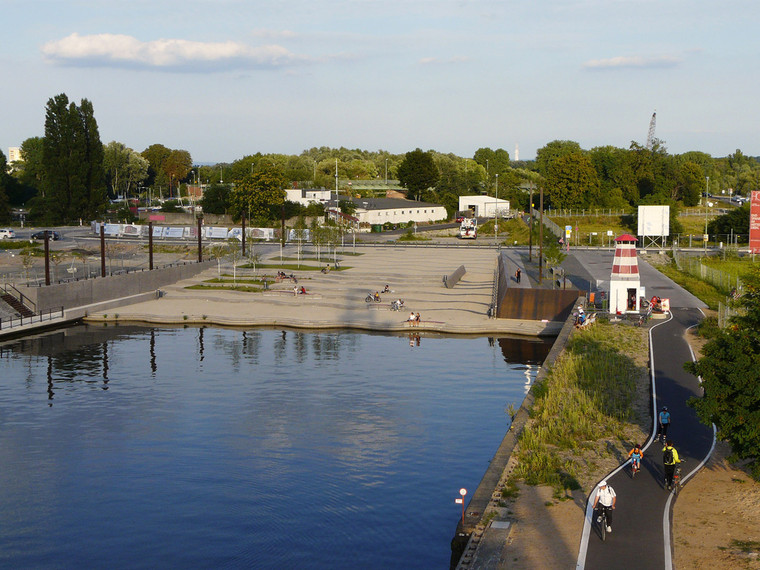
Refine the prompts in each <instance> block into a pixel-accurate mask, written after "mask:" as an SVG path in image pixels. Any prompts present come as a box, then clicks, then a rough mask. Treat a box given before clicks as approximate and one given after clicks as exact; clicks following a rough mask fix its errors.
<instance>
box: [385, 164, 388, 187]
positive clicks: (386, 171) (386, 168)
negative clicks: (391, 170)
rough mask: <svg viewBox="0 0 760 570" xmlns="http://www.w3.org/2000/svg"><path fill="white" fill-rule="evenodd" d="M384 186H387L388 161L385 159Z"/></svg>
mask: <svg viewBox="0 0 760 570" xmlns="http://www.w3.org/2000/svg"><path fill="white" fill-rule="evenodd" d="M385 185H386V186H388V159H387V158H386V159H385Z"/></svg>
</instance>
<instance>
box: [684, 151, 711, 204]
mask: <svg viewBox="0 0 760 570" xmlns="http://www.w3.org/2000/svg"><path fill="white" fill-rule="evenodd" d="M704 184H705V177H704V172H703V171H702V167H701V166H700V165H699V164H697V163H696V162H692V161H686V162H685V163H684V164H682V165H681V168H680V172H679V190H680V192H679V196H678V199H680V200H681V201H682V202H683V205H684V206H696V205H697V204H699V197H700V196H701V195H702V188H704Z"/></svg>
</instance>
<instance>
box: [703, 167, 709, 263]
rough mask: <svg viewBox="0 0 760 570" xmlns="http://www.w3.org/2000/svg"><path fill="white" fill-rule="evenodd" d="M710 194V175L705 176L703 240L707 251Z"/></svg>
mask: <svg viewBox="0 0 760 570" xmlns="http://www.w3.org/2000/svg"><path fill="white" fill-rule="evenodd" d="M709 195H710V177H709V176H706V177H705V233H704V235H703V236H702V241H704V244H705V251H707V207H708V204H709V202H708V201H707V197H708V196H709Z"/></svg>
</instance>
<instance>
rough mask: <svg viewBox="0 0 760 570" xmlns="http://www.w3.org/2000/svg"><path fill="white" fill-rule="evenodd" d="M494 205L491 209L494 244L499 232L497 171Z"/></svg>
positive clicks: (497, 175)
mask: <svg viewBox="0 0 760 570" xmlns="http://www.w3.org/2000/svg"><path fill="white" fill-rule="evenodd" d="M495 198H496V205H495V206H494V209H493V243H494V245H496V244H497V243H498V242H499V240H498V234H499V173H498V172H497V173H496V196H495Z"/></svg>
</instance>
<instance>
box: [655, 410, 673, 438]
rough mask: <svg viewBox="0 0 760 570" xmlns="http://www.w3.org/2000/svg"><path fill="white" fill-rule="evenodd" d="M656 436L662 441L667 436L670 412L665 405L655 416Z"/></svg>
mask: <svg viewBox="0 0 760 570" xmlns="http://www.w3.org/2000/svg"><path fill="white" fill-rule="evenodd" d="M657 425H658V427H657V436H658V437H659V438H660V441H661V442H662V443H665V440H666V439H667V438H668V428H669V427H670V412H669V411H668V407H667V406H663V407H662V411H661V412H660V413H659V414H658V416H657Z"/></svg>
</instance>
